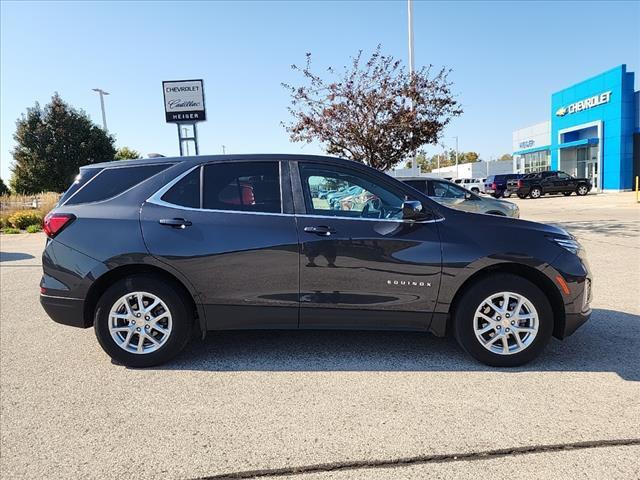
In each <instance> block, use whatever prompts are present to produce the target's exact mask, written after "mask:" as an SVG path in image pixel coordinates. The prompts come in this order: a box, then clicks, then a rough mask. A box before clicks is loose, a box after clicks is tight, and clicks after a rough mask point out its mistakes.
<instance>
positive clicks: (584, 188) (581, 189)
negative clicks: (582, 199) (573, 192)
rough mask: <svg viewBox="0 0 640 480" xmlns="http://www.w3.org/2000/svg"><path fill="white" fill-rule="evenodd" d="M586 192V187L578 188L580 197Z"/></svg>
mask: <svg viewBox="0 0 640 480" xmlns="http://www.w3.org/2000/svg"><path fill="white" fill-rule="evenodd" d="M586 191H587V187H585V186H582V187H579V188H578V192H580V195H584V194H585V193H586Z"/></svg>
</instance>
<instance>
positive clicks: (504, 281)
mask: <svg viewBox="0 0 640 480" xmlns="http://www.w3.org/2000/svg"><path fill="white" fill-rule="evenodd" d="M453 322H454V325H453V327H454V332H455V336H456V339H457V341H458V343H459V344H460V345H461V346H462V348H463V349H464V350H465V351H466V352H468V353H469V354H470V355H471V356H472V357H474V358H475V359H476V360H479V361H480V362H482V363H485V364H487V365H491V366H495V367H516V366H519V365H523V364H525V363H527V362H529V361H531V360H533V359H534V358H535V357H536V356H538V355H539V354H540V352H541V351H542V350H543V349H544V347H545V345H546V344H547V343H548V341H549V339H550V338H551V334H552V332H553V311H552V310H551V305H550V303H549V300H548V299H547V297H546V296H545V294H544V293H543V292H542V291H541V290H540V289H539V288H538V287H537V286H536V285H534V284H533V283H531V282H530V281H528V280H526V279H525V278H523V277H520V276H517V275H512V274H495V275H491V276H490V277H488V278H487V277H485V278H484V279H483V280H482V281H480V282H476V283H474V284H473V285H472V286H471V287H470V288H469V289H468V290H467V291H466V292H464V294H463V295H462V297H461V298H460V301H459V302H457V307H456V309H455V312H454V316H453Z"/></svg>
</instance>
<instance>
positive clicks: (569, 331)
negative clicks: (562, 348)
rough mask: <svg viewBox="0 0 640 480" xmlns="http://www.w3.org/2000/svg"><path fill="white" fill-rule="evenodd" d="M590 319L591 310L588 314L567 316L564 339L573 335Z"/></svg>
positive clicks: (570, 314) (563, 333)
mask: <svg viewBox="0 0 640 480" xmlns="http://www.w3.org/2000/svg"><path fill="white" fill-rule="evenodd" d="M589 318H591V310H589V311H588V312H586V313H582V312H581V313H569V314H567V315H565V319H564V332H562V338H565V337H568V336H569V335H573V332H575V331H576V330H577V329H578V328H579V327H581V326H582V325H583V324H584V323H585V322H586V321H587V320H589Z"/></svg>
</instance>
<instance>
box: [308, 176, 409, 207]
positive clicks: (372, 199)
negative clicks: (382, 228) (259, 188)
mask: <svg viewBox="0 0 640 480" xmlns="http://www.w3.org/2000/svg"><path fill="white" fill-rule="evenodd" d="M300 175H301V177H302V186H303V190H304V195H305V203H306V207H307V212H308V213H311V214H314V215H326V216H333V217H351V218H387V219H402V204H403V203H404V201H405V199H406V196H405V195H404V193H403V192H402V191H401V190H396V189H394V188H392V187H389V186H387V185H382V184H381V183H379V182H378V181H376V180H375V179H373V178H370V177H369V176H366V175H362V174H360V173H359V172H355V171H351V170H348V169H341V168H334V167H325V166H321V165H316V164H300Z"/></svg>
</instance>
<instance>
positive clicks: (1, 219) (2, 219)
mask: <svg viewBox="0 0 640 480" xmlns="http://www.w3.org/2000/svg"><path fill="white" fill-rule="evenodd" d="M8 226H9V217H8V216H7V215H0V228H4V227H8Z"/></svg>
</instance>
